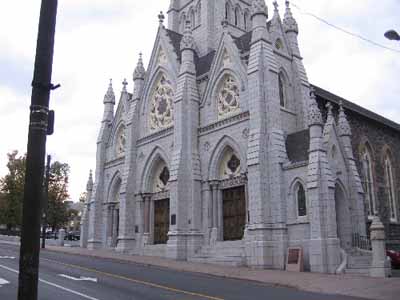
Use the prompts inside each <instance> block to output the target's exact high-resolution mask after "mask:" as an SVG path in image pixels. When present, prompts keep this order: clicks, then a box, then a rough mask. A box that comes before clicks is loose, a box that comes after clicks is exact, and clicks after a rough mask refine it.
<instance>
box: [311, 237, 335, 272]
mask: <svg viewBox="0 0 400 300" xmlns="http://www.w3.org/2000/svg"><path fill="white" fill-rule="evenodd" d="M309 251H310V269H311V272H316V273H331V274H334V273H335V271H336V269H337V268H338V266H339V265H340V242H339V239H337V238H334V239H311V240H310V249H309Z"/></svg>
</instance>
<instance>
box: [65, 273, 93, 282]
mask: <svg viewBox="0 0 400 300" xmlns="http://www.w3.org/2000/svg"><path fill="white" fill-rule="evenodd" d="M58 276H60V277H64V278H67V279H71V280H74V281H93V282H97V278H91V277H82V276H81V277H79V278H76V277H72V276H69V275H65V274H58Z"/></svg>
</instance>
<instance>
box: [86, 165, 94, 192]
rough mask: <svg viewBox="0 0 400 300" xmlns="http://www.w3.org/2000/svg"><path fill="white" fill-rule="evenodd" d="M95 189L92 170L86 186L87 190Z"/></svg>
mask: <svg viewBox="0 0 400 300" xmlns="http://www.w3.org/2000/svg"><path fill="white" fill-rule="evenodd" d="M92 188H93V175H92V170H90V172H89V179H88V182H87V185H86V190H87V191H91V190H92Z"/></svg>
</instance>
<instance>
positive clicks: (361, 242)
mask: <svg viewBox="0 0 400 300" xmlns="http://www.w3.org/2000/svg"><path fill="white" fill-rule="evenodd" d="M352 246H353V247H354V248H359V249H362V250H368V251H370V250H372V247H371V240H370V239H369V238H368V237H367V236H363V235H360V234H359V233H353V240H352Z"/></svg>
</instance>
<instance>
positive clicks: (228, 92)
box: [217, 75, 239, 117]
mask: <svg viewBox="0 0 400 300" xmlns="http://www.w3.org/2000/svg"><path fill="white" fill-rule="evenodd" d="M217 97H218V115H219V116H220V117H221V116H224V115H226V114H229V113H233V112H235V111H237V110H238V109H239V87H238V85H237V83H236V80H235V78H233V76H231V75H227V76H225V78H224V80H223V83H222V86H221V87H220V90H219V92H218V95H217Z"/></svg>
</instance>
